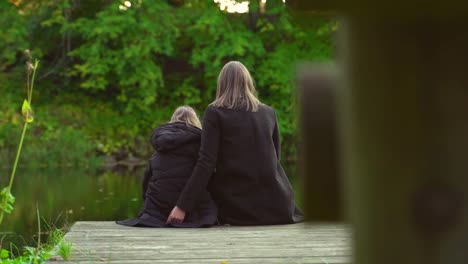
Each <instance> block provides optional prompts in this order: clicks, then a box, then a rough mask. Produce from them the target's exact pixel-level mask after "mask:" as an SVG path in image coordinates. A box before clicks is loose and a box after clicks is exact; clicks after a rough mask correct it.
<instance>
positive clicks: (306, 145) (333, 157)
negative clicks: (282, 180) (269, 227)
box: [297, 65, 342, 222]
mask: <svg viewBox="0 0 468 264" xmlns="http://www.w3.org/2000/svg"><path fill="white" fill-rule="evenodd" d="M336 79H337V76H336V71H335V68H334V66H332V65H301V67H300V68H299V69H298V73H297V85H298V87H299V105H300V120H301V122H300V123H301V137H300V138H301V144H300V146H301V149H300V153H301V155H300V156H301V160H300V169H301V174H302V175H303V177H302V181H303V186H304V189H303V193H304V199H305V200H306V201H307V203H305V208H304V211H305V214H306V219H307V220H310V221H326V222H330V221H337V220H342V188H341V186H340V185H341V182H342V181H341V180H340V179H339V176H338V173H339V168H338V157H337V155H338V150H337V147H338V146H337V142H336V141H337V135H336V117H335V116H336V113H335V112H336V111H335V108H336V105H335V90H336Z"/></svg>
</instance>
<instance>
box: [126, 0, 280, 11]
mask: <svg viewBox="0 0 468 264" xmlns="http://www.w3.org/2000/svg"><path fill="white" fill-rule="evenodd" d="M213 1H214V2H215V3H217V4H219V8H220V9H221V10H226V11H227V12H229V13H247V12H249V1H243V2H236V1H235V0H213ZM266 1H267V0H262V1H261V2H260V4H262V5H264V4H265V3H266ZM285 2H286V0H283V3H285ZM130 7H132V2H131V1H124V2H123V4H122V5H120V6H119V9H120V10H127V9H128V8H130Z"/></svg>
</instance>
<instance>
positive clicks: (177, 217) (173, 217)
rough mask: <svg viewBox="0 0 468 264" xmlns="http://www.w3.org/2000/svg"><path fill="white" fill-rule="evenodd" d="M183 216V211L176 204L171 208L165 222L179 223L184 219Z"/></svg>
mask: <svg viewBox="0 0 468 264" xmlns="http://www.w3.org/2000/svg"><path fill="white" fill-rule="evenodd" d="M184 218H185V211H184V210H182V209H180V208H179V207H177V206H176V207H174V209H172V211H171V214H170V215H169V217H168V218H167V221H166V224H171V223H174V224H180V223H182V222H183V221H184Z"/></svg>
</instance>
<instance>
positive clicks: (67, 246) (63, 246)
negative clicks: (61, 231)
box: [57, 240, 73, 261]
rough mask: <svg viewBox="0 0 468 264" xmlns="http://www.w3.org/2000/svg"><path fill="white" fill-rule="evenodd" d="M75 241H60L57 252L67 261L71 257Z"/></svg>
mask: <svg viewBox="0 0 468 264" xmlns="http://www.w3.org/2000/svg"><path fill="white" fill-rule="evenodd" d="M72 247H73V243H71V242H65V241H63V240H62V241H60V243H59V244H58V250H57V254H58V255H59V256H61V257H62V258H63V260H65V261H67V260H69V259H70V256H71V252H72Z"/></svg>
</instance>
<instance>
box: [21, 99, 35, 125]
mask: <svg viewBox="0 0 468 264" xmlns="http://www.w3.org/2000/svg"><path fill="white" fill-rule="evenodd" d="M21 113H22V114H23V117H24V119H25V120H26V122H28V123H32V122H33V121H34V116H33V111H32V108H31V105H29V103H28V100H26V99H25V100H24V102H23V106H22V107H21Z"/></svg>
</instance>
